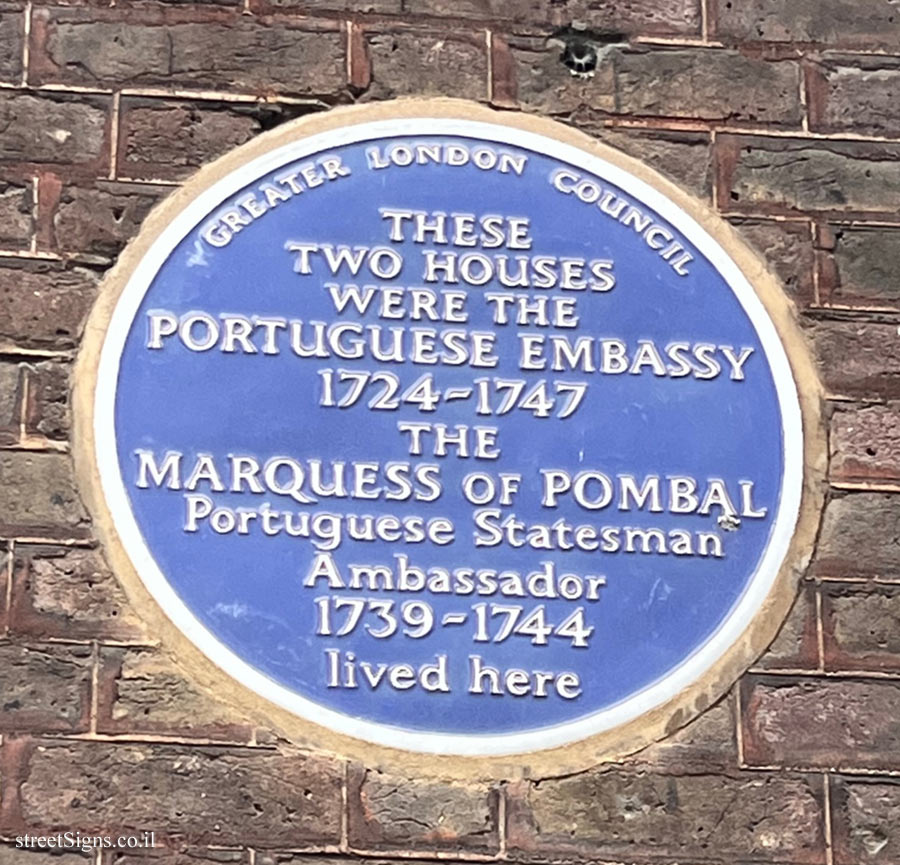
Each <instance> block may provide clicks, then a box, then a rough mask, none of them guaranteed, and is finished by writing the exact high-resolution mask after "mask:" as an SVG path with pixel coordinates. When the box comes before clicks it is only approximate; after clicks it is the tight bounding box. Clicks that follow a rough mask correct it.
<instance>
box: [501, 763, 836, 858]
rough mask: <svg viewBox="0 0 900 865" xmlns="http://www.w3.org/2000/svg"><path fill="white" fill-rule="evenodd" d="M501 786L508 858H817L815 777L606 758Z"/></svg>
mask: <svg viewBox="0 0 900 865" xmlns="http://www.w3.org/2000/svg"><path fill="white" fill-rule="evenodd" d="M511 792H512V795H511V798H510V801H509V804H508V806H507V814H508V823H509V831H508V838H509V847H510V854H511V855H510V858H515V859H529V860H540V861H549V860H553V861H559V860H566V859H572V858H578V859H590V860H597V859H615V860H617V861H618V860H623V859H624V860H627V861H629V862H633V861H635V860H638V861H642V862H643V861H646V860H648V859H650V860H651V861H660V862H662V861H673V860H678V861H685V862H693V861H697V860H700V861H704V862H708V861H726V862H735V861H740V862H743V861H754V862H760V861H762V862H791V863H821V862H824V839H823V835H822V824H823V815H822V789H821V779H820V778H818V777H805V776H803V775H794V774H781V775H775V774H759V773H751V772H734V773H730V774H727V775H718V774H714V773H710V772H703V773H701V774H688V773H684V774H660V773H651V772H643V771H637V770H628V771H622V770H620V769H616V768H607V769H597V770H591V771H590V772H584V773H581V774H578V775H574V776H571V777H567V778H563V779H558V780H557V779H545V780H542V781H540V782H537V783H528V782H520V783H517V784H515V785H512V791H511Z"/></svg>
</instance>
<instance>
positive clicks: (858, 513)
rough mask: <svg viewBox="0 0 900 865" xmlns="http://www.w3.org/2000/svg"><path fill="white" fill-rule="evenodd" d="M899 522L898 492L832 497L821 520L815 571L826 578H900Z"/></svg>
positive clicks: (814, 563) (813, 565)
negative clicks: (892, 493) (895, 493)
mask: <svg viewBox="0 0 900 865" xmlns="http://www.w3.org/2000/svg"><path fill="white" fill-rule="evenodd" d="M898 525H900V495H891V494H889V493H870V492H860V493H850V494H847V495H839V496H834V497H833V498H832V499H831V501H830V502H828V505H827V506H826V508H825V515H824V517H823V519H822V527H821V530H820V532H819V543H818V546H817V548H816V555H815V559H814V561H813V564H812V568H813V570H814V572H815V573H816V574H821V575H822V576H829V577H885V578H890V579H895V578H900V547H898V544H897V526H898ZM863 552H864V554H862V553H863Z"/></svg>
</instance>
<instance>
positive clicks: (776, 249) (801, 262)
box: [732, 219, 816, 306]
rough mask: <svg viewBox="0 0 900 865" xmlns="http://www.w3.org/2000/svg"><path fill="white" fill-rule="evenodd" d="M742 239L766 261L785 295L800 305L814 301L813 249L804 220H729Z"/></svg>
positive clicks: (809, 232) (810, 230)
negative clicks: (782, 287)
mask: <svg viewBox="0 0 900 865" xmlns="http://www.w3.org/2000/svg"><path fill="white" fill-rule="evenodd" d="M732 222H733V224H734V226H735V227H736V228H737V230H738V232H739V233H740V234H741V235H742V236H743V238H744V240H745V241H747V243H748V244H749V245H750V246H751V247H753V248H754V249H755V250H756V251H757V252H758V253H759V254H760V255H761V256H762V258H763V259H764V260H765V262H766V264H768V266H769V268H770V269H772V270H774V271H775V275H776V276H777V277H778V279H779V280H780V281H781V284H782V286H784V289H785V291H786V292H787V294H788V296H789V297H790V298H791V299H792V300H793V301H794V302H795V303H797V304H798V305H800V306H808V305H810V304H811V303H813V302H814V301H815V292H816V289H815V277H814V271H815V249H814V245H813V235H812V229H811V227H810V225H809V223H806V222H775V221H770V220H760V219H734V220H732Z"/></svg>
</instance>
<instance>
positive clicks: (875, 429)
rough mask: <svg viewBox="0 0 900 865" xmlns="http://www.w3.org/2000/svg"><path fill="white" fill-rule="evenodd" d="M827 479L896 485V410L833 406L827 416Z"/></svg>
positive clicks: (899, 427) (899, 445)
mask: <svg viewBox="0 0 900 865" xmlns="http://www.w3.org/2000/svg"><path fill="white" fill-rule="evenodd" d="M830 441H831V462H830V466H831V475H832V477H833V478H835V479H837V480H842V481H900V406H898V405H897V404H896V403H889V404H888V405H863V406H860V405H837V406H835V409H834V413H833V414H832V416H831V436H830Z"/></svg>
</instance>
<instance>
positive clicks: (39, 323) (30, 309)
mask: <svg viewBox="0 0 900 865" xmlns="http://www.w3.org/2000/svg"><path fill="white" fill-rule="evenodd" d="M96 286H97V274H96V273H94V272H92V271H90V270H87V269H85V268H82V267H63V266H60V265H57V264H54V263H50V262H35V261H29V262H24V261H13V260H4V261H2V262H0V346H2V345H3V344H7V345H15V346H18V347H21V348H30V349H44V350H46V349H52V350H61V349H69V348H74V347H75V346H76V345H77V344H78V340H79V338H80V336H81V329H82V326H83V324H84V320H85V318H86V317H87V313H88V310H89V308H90V305H91V303H92V302H93V299H94V295H95V293H96Z"/></svg>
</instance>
